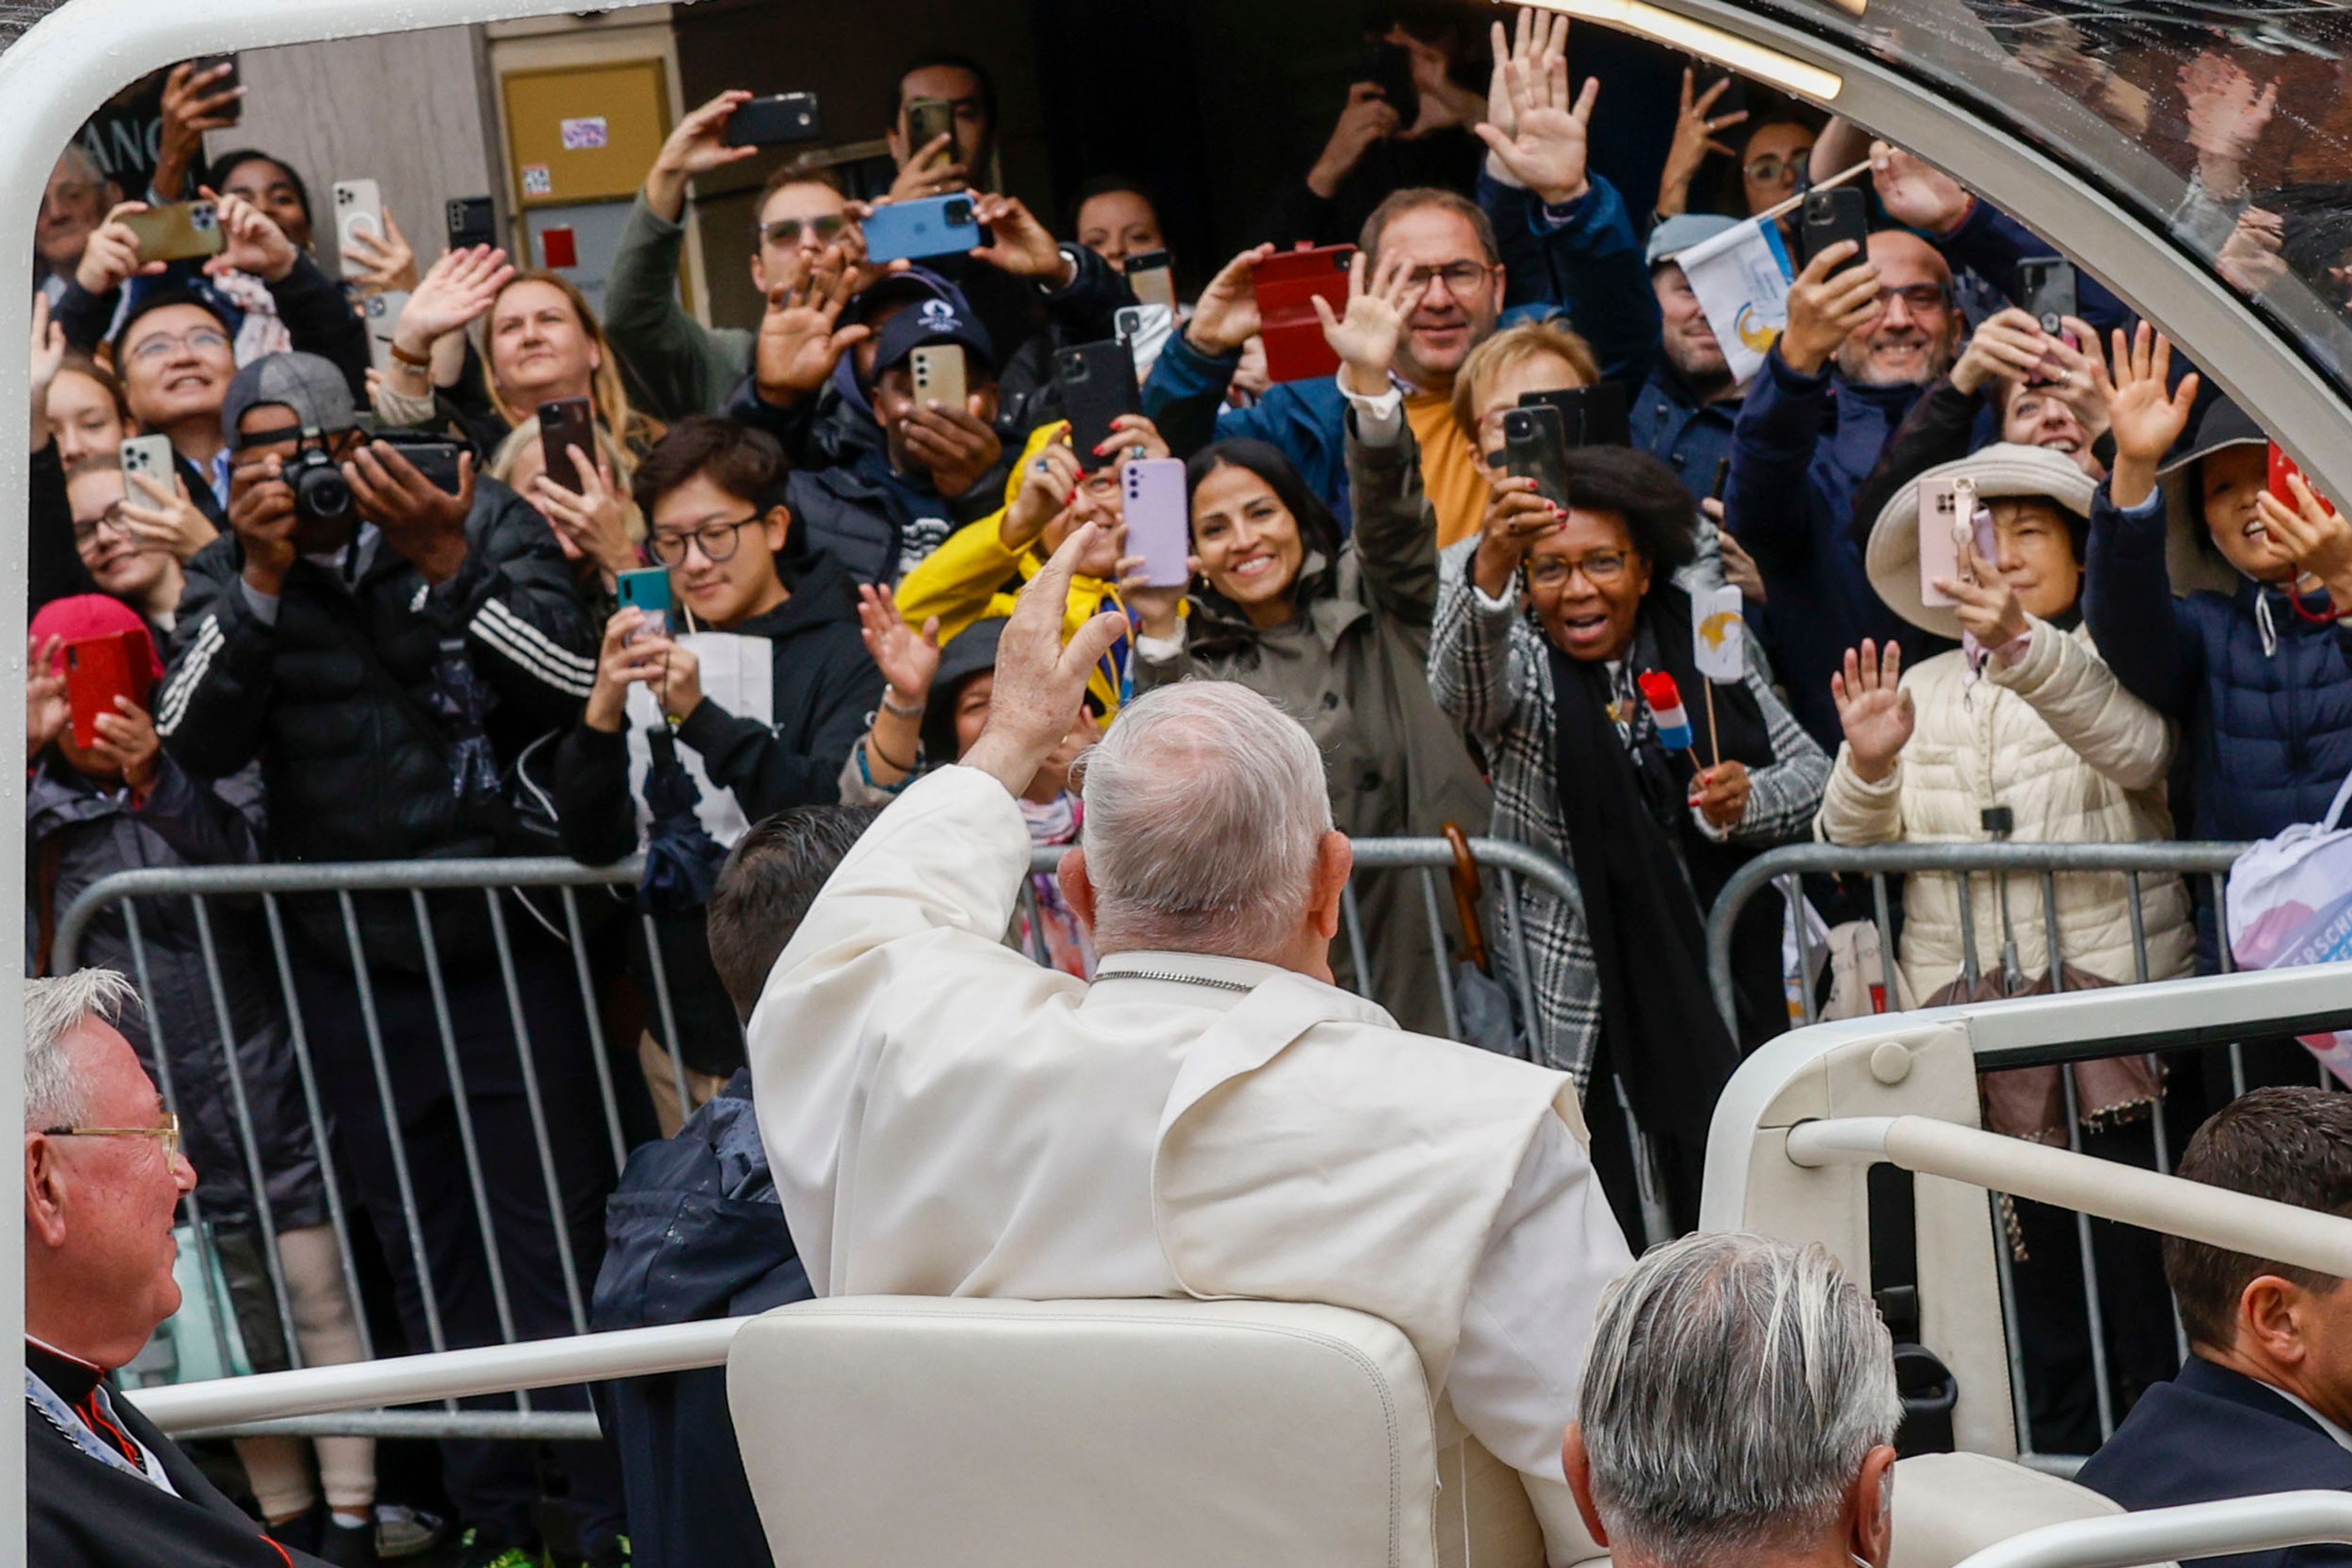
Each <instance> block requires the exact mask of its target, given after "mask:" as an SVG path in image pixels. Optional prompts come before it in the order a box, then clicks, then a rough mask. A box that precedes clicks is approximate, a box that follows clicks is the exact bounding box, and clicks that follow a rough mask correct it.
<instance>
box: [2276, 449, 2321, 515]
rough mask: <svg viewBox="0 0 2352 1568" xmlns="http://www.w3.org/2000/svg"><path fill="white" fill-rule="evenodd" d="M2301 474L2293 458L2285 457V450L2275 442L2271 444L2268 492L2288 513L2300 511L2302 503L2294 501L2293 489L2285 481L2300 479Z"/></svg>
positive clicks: (2306, 482)
mask: <svg viewBox="0 0 2352 1568" xmlns="http://www.w3.org/2000/svg"><path fill="white" fill-rule="evenodd" d="M2302 474H2303V469H2302V468H2300V467H2298V466H2297V465H2296V463H2295V460H2294V458H2290V457H2288V456H2287V455H2286V451H2285V449H2284V447H2281V446H2280V445H2279V444H2278V443H2277V442H2276V441H2273V442H2272V443H2271V465H2270V492H2271V494H2272V495H2273V496H2276V497H2277V498H2278V503H2279V505H2281V506H2283V507H2284V508H2286V509H2287V510H2289V511H2297V510H2301V508H2302V505H2303V503H2302V502H2301V501H2298V500H2295V497H2294V486H2293V485H2291V484H2289V483H2287V480H2288V479H2300V478H2301V477H2302ZM2310 482H2311V481H2310V480H2308V479H2305V480H2304V483H2305V484H2309V483H2310ZM2313 493H2314V494H2316V493H2317V492H2316V491H2314V492H2313Z"/></svg>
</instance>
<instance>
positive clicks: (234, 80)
mask: <svg viewBox="0 0 2352 1568" xmlns="http://www.w3.org/2000/svg"><path fill="white" fill-rule="evenodd" d="M188 63H189V64H190V65H192V66H194V67H195V70H194V73H193V74H194V75H196V76H202V75H204V74H205V72H206V71H208V70H211V69H212V68H214V67H215V66H226V67H228V75H226V76H225V77H223V78H221V79H219V80H218V81H216V82H214V83H212V84H211V85H210V86H209V87H207V88H205V97H206V98H215V97H218V96H219V95H220V94H222V93H224V92H226V91H227V90H228V89H231V88H233V87H241V86H243V85H244V79H243V78H242V77H241V76H240V75H239V74H238V72H237V68H236V56H235V55H199V56H197V57H196V58H194V59H193V60H190V61H189V62H188ZM220 118H222V119H223V120H226V121H228V122H229V123H230V124H231V125H234V124H236V122H237V121H240V120H243V119H244V118H245V100H243V99H241V98H239V99H235V100H231V101H230V102H229V103H228V104H227V106H226V107H225V108H224V109H222V110H221V111H220Z"/></svg>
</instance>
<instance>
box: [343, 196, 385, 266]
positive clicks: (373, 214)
mask: <svg viewBox="0 0 2352 1568" xmlns="http://www.w3.org/2000/svg"><path fill="white" fill-rule="evenodd" d="M361 234H363V235H366V236H367V237H368V238H370V239H371V240H376V241H381V240H382V239H383V190H382V188H380V187H379V186H378V185H377V184H376V183H375V182H374V181H373V180H337V181H336V182H335V252H336V254H337V255H338V256H347V255H349V254H350V253H351V248H352V236H353V235H361Z"/></svg>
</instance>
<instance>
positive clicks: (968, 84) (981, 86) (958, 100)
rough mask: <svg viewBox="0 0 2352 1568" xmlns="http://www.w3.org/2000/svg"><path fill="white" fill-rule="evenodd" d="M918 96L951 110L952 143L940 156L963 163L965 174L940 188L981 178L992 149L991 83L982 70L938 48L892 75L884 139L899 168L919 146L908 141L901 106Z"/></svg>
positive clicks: (964, 57)
mask: <svg viewBox="0 0 2352 1568" xmlns="http://www.w3.org/2000/svg"><path fill="white" fill-rule="evenodd" d="M919 98H935V99H939V100H942V101H944V102H945V103H946V104H947V105H948V106H949V108H950V110H952V111H953V112H952V116H951V128H952V130H953V132H954V135H955V142H954V145H953V146H952V147H951V148H950V150H949V152H948V153H947V154H946V156H947V159H948V161H949V162H950V163H961V164H962V165H963V168H964V175H965V177H964V178H963V179H962V180H961V181H960V182H958V183H957V184H956V185H955V186H952V187H943V188H959V189H960V188H962V187H963V186H968V185H971V184H974V183H976V182H978V181H980V180H982V179H983V178H985V177H986V175H987V173H988V161H989V159H990V157H991V156H992V154H993V153H994V152H995V149H996V84H995V83H994V82H992V81H991V80H990V79H989V76H988V70H987V68H985V67H984V66H982V64H981V63H980V62H979V61H978V60H975V59H973V58H971V57H969V56H967V55H959V54H955V53H952V52H950V51H946V50H940V51H937V52H934V53H931V54H927V55H923V56H920V57H919V58H917V59H915V60H914V61H913V62H912V63H911V64H909V65H908V67H907V68H906V69H904V70H902V71H900V72H899V73H898V100H897V101H896V103H895V104H894V105H893V106H892V109H891V115H890V133H889V142H890V156H891V157H892V159H894V160H895V161H896V162H897V163H898V166H899V167H900V168H902V169H903V168H905V167H906V166H907V164H908V162H909V161H910V160H911V159H913V158H914V157H915V155H916V154H917V153H920V152H922V150H923V149H922V148H921V147H919V146H917V145H915V144H914V142H913V141H912V139H911V135H910V132H909V129H908V120H907V106H908V104H910V103H912V102H914V101H915V100H917V99H919Z"/></svg>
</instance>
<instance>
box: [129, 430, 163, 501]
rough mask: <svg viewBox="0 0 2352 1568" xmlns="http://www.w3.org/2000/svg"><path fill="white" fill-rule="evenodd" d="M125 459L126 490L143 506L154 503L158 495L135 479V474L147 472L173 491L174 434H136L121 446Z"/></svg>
mask: <svg viewBox="0 0 2352 1568" xmlns="http://www.w3.org/2000/svg"><path fill="white" fill-rule="evenodd" d="M117 456H118V457H119V458H120V459H121V463H122V493H123V495H124V497H125V498H126V499H128V500H131V501H133V502H135V503H136V504H138V505H140V506H148V505H151V504H152V503H153V500H154V498H153V497H152V496H151V495H149V494H148V493H147V491H146V490H144V489H141V488H140V487H139V486H137V485H134V484H132V483H131V475H133V474H144V475H145V476H146V477H147V478H148V479H151V480H152V481H153V482H154V483H156V484H158V485H161V486H162V487H163V493H164V494H165V495H167V496H168V495H170V494H171V493H172V489H173V484H172V481H173V479H174V477H175V476H176V472H177V469H176V466H175V465H174V463H173V458H172V438H171V437H169V436H132V437H129V438H128V439H126V440H125V441H124V442H123V443H122V445H121V447H120V448H119V449H118V452H117Z"/></svg>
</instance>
